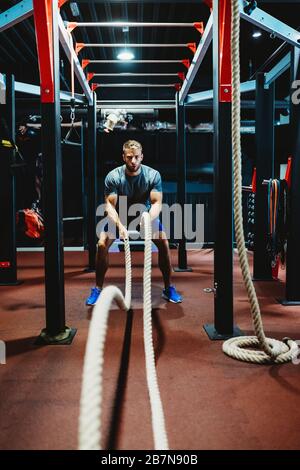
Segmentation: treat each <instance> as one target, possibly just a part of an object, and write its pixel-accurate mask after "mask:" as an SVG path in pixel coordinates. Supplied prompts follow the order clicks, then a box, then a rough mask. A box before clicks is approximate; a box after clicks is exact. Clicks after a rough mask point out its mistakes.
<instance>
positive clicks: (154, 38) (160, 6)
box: [0, 0, 300, 99]
mask: <svg viewBox="0 0 300 470" xmlns="http://www.w3.org/2000/svg"><path fill="white" fill-rule="evenodd" d="M16 3H18V1H17V0H15V1H8V0H1V3H0V12H3V11H5V10H6V9H7V8H9V7H11V6H13V5H14V4H16ZM77 5H78V8H79V12H80V16H79V17H74V16H73V15H72V12H71V9H70V5H69V2H67V3H66V4H65V5H64V6H63V7H62V9H61V14H62V17H63V19H64V20H69V21H78V22H82V21H101V22H104V21H118V20H119V21H121V20H124V21H148V22H196V21H204V24H206V22H207V19H208V17H209V8H208V7H207V6H206V5H205V4H204V3H202V2H201V1H200V0H197V1H195V0H194V1H186V2H179V1H176V0H173V1H165V0H164V1H159V2H158V1H157V2H155V1H152V2H150V1H148V0H144V1H122V2H121V1H110V2H105V1H101V0H94V1H86V0H77ZM258 6H259V7H260V8H262V9H264V10H265V11H267V12H268V13H270V14H272V15H273V16H275V17H277V18H278V19H281V20H282V21H284V22H286V23H287V24H289V25H290V26H293V27H294V28H296V29H297V28H299V26H300V3H299V2H295V1H294V2H278V1H277V2H276V1H273V2H267V1H263V0H261V1H258ZM252 32H253V26H252V25H251V24H250V23H247V22H245V21H242V28H241V70H242V72H241V73H242V77H241V78H242V81H245V80H248V79H249V78H250V76H251V75H252V74H253V73H254V72H255V70H256V69H258V67H260V66H261V65H262V64H263V63H264V62H265V60H266V59H267V58H268V57H269V56H270V55H271V54H272V52H273V51H274V50H276V49H277V48H278V47H279V46H280V45H281V44H282V41H280V40H278V39H272V38H271V37H270V34H268V33H265V32H263V34H262V36H261V37H260V38H259V39H253V38H252ZM72 34H73V37H74V39H75V40H76V41H77V42H85V43H91V42H96V43H115V42H121V43H127V44H130V43H133V42H136V43H142V42H144V43H188V42H196V43H198V42H199V39H200V35H199V33H198V32H197V31H196V29H194V28H168V29H167V28H130V29H129V32H123V31H122V28H101V29H100V28H94V27H90V28H76V29H75V30H74V32H73V33H72ZM118 52H119V50H118V49H117V48H107V49H105V48H95V49H94V48H84V49H83V50H82V51H81V52H80V53H79V57H80V59H82V58H89V59H102V60H108V59H116V58H117V53H118ZM133 52H134V55H135V59H162V60H166V59H185V58H189V59H191V58H192V55H193V54H192V52H191V51H190V50H189V49H188V48H178V49H175V48H174V49H173V48H163V47H159V48H136V49H133ZM185 70H186V69H185V67H184V65H182V64H125V63H121V64H106V63H103V64H90V65H89V66H88V67H87V69H86V71H88V72H102V73H104V72H106V73H108V72H112V73H113V72H116V73H120V72H145V73H149V72H152V73H153V72H165V73H167V72H179V71H181V72H184V71H185ZM5 71H11V72H13V73H14V74H15V76H16V79H17V80H18V81H22V82H27V83H33V84H38V83H39V74H38V63H37V52H36V45H35V34H34V24H33V18H29V19H27V20H25V21H23V22H22V23H19V24H17V25H16V26H15V27H13V28H11V29H10V30H6V31H5V32H2V33H0V72H5ZM61 76H62V83H61V88H62V89H65V90H68V89H69V83H70V68H69V62H68V59H67V58H66V56H65V54H64V52H63V51H61ZM129 80H130V81H131V82H136V83H138V82H142V83H174V82H178V81H179V79H177V77H153V78H152V77H151V79H150V77H144V78H140V77H137V78H133V77H132V78H130V79H128V78H127V79H126V80H125V79H124V78H120V77H106V78H102V77H101V82H102V83H108V82H110V83H111V82H124V81H126V82H128V81H129ZM93 81H95V82H99V81H100V80H99V78H97V79H96V78H94V79H93ZM211 86H212V53H211V48H210V50H209V52H208V54H207V56H206V58H205V60H204V63H203V64H202V66H201V67H200V70H199V73H198V76H197V77H196V80H195V82H194V84H193V89H192V91H198V90H205V89H208V88H211ZM76 88H77V89H76V91H77V92H79V93H81V90H80V88H79V86H78V84H77V85H76ZM97 94H98V96H99V98H102V99H169V98H173V97H174V94H175V89H173V88H161V89H160V88H146V89H143V88H126V89H118V88H111V89H108V88H103V89H101V88H99V89H98V90H97ZM279 94H281V95H284V94H285V95H286V94H287V90H286V93H285V92H284V90H283V91H279ZM279 97H280V96H279Z"/></svg>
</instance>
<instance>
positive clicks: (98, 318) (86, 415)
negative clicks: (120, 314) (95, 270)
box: [79, 213, 168, 450]
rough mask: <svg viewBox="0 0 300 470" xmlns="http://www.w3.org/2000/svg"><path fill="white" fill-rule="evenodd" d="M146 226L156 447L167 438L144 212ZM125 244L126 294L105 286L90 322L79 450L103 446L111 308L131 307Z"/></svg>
mask: <svg viewBox="0 0 300 470" xmlns="http://www.w3.org/2000/svg"><path fill="white" fill-rule="evenodd" d="M142 217H143V224H144V228H145V235H146V236H145V262H144V344H145V355H146V373H147V383H148V390H149V396H150V403H151V413H152V429H153V435H154V444H155V450H165V449H168V440H167V435H166V430H165V424H164V414H163V408H162V403H161V399H160V395H159V388H158V382H157V376H156V370H155V357H154V349H153V339H152V322H151V310H152V305H151V243H152V242H151V223H150V216H149V214H148V213H145V214H143V216H142ZM124 244H125V275H126V281H125V298H124V297H123V294H122V292H121V291H120V289H118V288H117V287H115V286H108V287H105V289H103V291H102V292H101V296H100V298H99V300H98V301H97V303H96V305H95V307H94V310H93V315H92V320H91V323H90V328H89V334H88V340H87V346H86V352H85V358H84V367H83V379H82V389H81V400H80V416H79V450H100V449H101V437H102V435H101V416H102V409H101V406H102V390H103V365H104V347H105V339H106V332H107V324H108V318H109V311H110V308H111V305H112V303H113V301H114V300H115V301H116V303H117V305H118V306H119V307H120V309H122V310H125V311H128V310H129V309H130V307H131V282H132V281H131V277H132V276H131V255H130V246H129V240H128V239H127V240H124Z"/></svg>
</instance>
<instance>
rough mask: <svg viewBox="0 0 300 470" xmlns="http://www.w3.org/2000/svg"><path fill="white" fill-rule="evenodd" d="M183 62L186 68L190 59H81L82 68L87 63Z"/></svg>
mask: <svg viewBox="0 0 300 470" xmlns="http://www.w3.org/2000/svg"><path fill="white" fill-rule="evenodd" d="M121 63H126V64H183V65H184V66H185V67H186V68H189V66H190V61H189V59H174V60H158V59H150V60H126V61H125V62H123V61H121V60H119V59H112V60H90V59H82V63H81V65H82V68H83V69H84V68H85V67H87V66H88V65H89V64H121Z"/></svg>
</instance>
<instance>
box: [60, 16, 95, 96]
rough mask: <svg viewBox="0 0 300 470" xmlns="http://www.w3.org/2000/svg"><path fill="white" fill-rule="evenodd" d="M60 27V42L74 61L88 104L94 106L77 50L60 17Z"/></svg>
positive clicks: (68, 56)
mask: <svg viewBox="0 0 300 470" xmlns="http://www.w3.org/2000/svg"><path fill="white" fill-rule="evenodd" d="M58 27H59V40H60V43H61V45H62V47H63V49H64V51H65V53H66V56H67V58H68V60H69V61H71V60H73V61H74V72H75V75H76V77H77V80H78V82H79V83H80V86H81V88H82V90H83V92H84V94H85V96H86V98H87V100H88V103H89V104H90V105H92V103H93V97H92V91H91V89H90V86H89V83H88V81H87V79H86V77H85V75H84V72H83V70H82V67H81V65H80V62H79V60H78V57H77V54H76V53H75V50H74V48H73V46H72V44H71V43H70V36H69V34H68V33H67V30H66V28H65V25H64V22H63V20H62V17H61V16H60V15H58Z"/></svg>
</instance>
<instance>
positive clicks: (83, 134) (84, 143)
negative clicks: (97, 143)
mask: <svg viewBox="0 0 300 470" xmlns="http://www.w3.org/2000/svg"><path fill="white" fill-rule="evenodd" d="M80 142H81V149H80V157H81V198H82V217H83V221H82V240H83V243H82V244H83V246H84V249H87V240H88V237H87V207H88V205H87V174H86V173H87V162H88V139H87V120H86V117H85V116H84V117H83V119H82V126H81V128H80Z"/></svg>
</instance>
